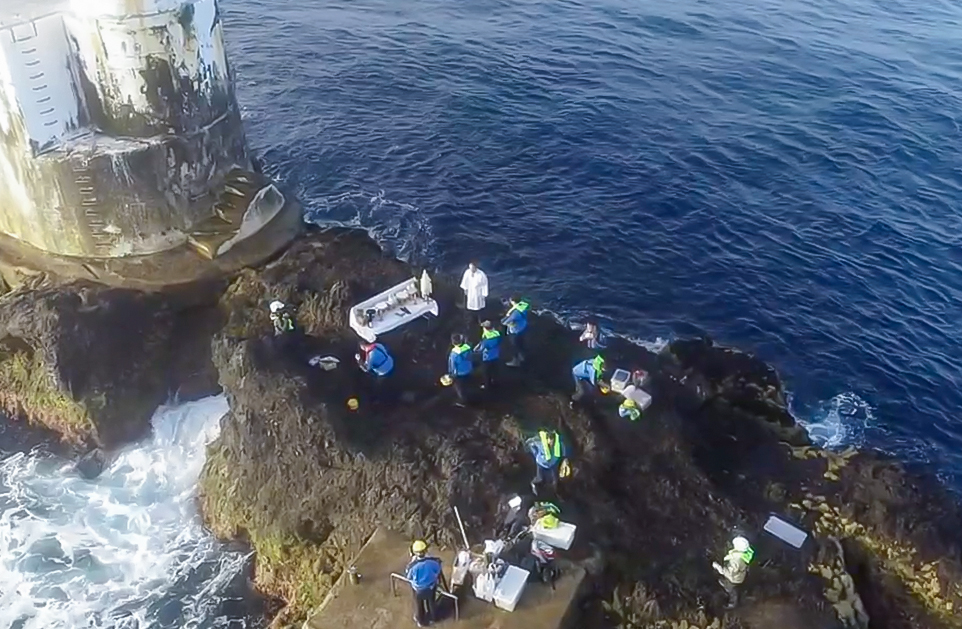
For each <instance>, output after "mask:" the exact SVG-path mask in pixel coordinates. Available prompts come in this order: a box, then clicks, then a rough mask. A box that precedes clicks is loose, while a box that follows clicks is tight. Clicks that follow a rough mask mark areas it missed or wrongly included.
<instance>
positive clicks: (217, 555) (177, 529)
mask: <svg viewBox="0 0 962 629" xmlns="http://www.w3.org/2000/svg"><path fill="white" fill-rule="evenodd" d="M227 410H228V404H227V400H226V398H225V397H224V396H216V397H210V398H206V399H203V400H200V401H196V402H190V403H187V404H181V405H177V406H166V407H161V408H160V409H158V410H157V412H156V413H155V415H154V418H153V428H154V430H153V436H152V437H151V438H150V439H149V440H148V441H146V442H144V443H142V444H139V445H135V446H131V447H129V448H127V449H125V450H124V451H122V452H121V453H120V454H119V455H118V456H117V457H116V458H115V459H114V460H113V461H112V462H111V463H109V465H108V467H107V468H106V469H104V471H103V473H102V474H101V475H100V476H99V477H98V478H97V479H95V480H87V479H84V478H81V477H80V476H79V475H78V474H77V473H76V471H75V470H74V467H73V465H72V464H71V463H69V462H65V461H64V460H62V459H59V458H55V457H52V456H50V455H47V454H44V453H40V452H33V453H28V454H24V453H17V454H12V455H10V456H8V457H7V458H6V459H4V460H3V461H2V462H0V551H2V552H0V627H2V628H4V629H6V628H9V629H58V628H63V629H68V628H69V629H74V628H76V627H101V628H111V629H113V628H116V629H143V628H145V627H152V628H160V627H170V628H172V629H173V628H175V627H176V628H178V629H180V628H184V627H190V628H208V627H210V628H213V627H228V626H230V627H234V628H239V627H244V626H250V625H248V624H246V623H245V622H244V621H242V620H238V616H237V614H236V613H231V614H225V606H230V605H232V604H234V603H232V596H231V592H233V591H235V588H236V587H237V585H238V584H237V581H238V580H240V581H243V580H244V577H243V567H244V565H245V563H246V561H247V559H248V555H247V554H246V553H243V552H238V551H236V550H231V549H228V548H226V547H225V545H224V544H221V543H219V542H218V541H216V540H215V539H213V537H212V536H211V535H210V533H209V532H207V531H206V530H205V529H204V527H203V526H202V524H201V520H200V517H199V515H198V513H197V509H196V504H195V490H196V486H197V481H198V478H199V476H200V472H201V469H202V468H203V465H204V459H205V449H206V445H207V444H208V443H209V442H210V441H211V440H212V439H214V438H215V437H216V436H217V434H218V433H219V430H220V419H221V417H223V416H224V414H225V413H226V412H227ZM238 594H239V593H238ZM234 600H235V601H236V598H235V599H234ZM235 611H236V610H235ZM226 616H230V617H231V618H232V620H231V621H228V620H227V619H226Z"/></svg>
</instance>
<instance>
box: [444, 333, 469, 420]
mask: <svg viewBox="0 0 962 629" xmlns="http://www.w3.org/2000/svg"><path fill="white" fill-rule="evenodd" d="M473 368H474V365H473V364H472V363H471V346H470V345H468V344H467V343H465V342H464V335H462V334H452V335H451V353H450V354H448V375H449V376H450V377H451V379H452V384H454V392H455V393H456V394H457V396H458V402H457V405H458V406H466V405H467V403H468V397H467V389H466V387H467V384H468V379H469V378H470V377H471V370H472V369H473Z"/></svg>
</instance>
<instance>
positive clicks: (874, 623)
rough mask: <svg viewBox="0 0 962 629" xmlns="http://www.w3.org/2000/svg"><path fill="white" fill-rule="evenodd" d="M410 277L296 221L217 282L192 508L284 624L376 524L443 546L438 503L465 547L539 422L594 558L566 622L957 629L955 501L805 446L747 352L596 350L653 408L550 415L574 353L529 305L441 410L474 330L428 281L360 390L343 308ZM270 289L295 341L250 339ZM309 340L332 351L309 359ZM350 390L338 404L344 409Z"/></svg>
mask: <svg viewBox="0 0 962 629" xmlns="http://www.w3.org/2000/svg"><path fill="white" fill-rule="evenodd" d="M415 272H416V270H415V269H411V268H409V267H408V266H406V265H404V264H402V263H400V262H398V261H396V260H393V259H391V258H389V257H386V256H385V255H384V254H383V253H382V252H381V251H380V250H379V249H378V247H377V246H376V245H375V244H374V243H373V241H371V240H370V239H369V238H368V237H367V236H366V235H365V234H363V233H361V232H357V231H349V230H340V229H338V230H329V231H324V232H318V231H316V230H315V231H312V232H311V233H309V234H308V235H307V236H306V237H304V238H303V239H301V240H300V241H298V242H296V243H295V245H294V246H293V247H292V248H291V249H290V250H289V251H288V252H287V253H286V254H285V255H284V256H283V257H281V258H280V259H279V260H277V261H276V262H274V263H272V264H270V265H268V266H266V267H265V268H264V269H262V270H260V271H257V272H249V273H246V274H245V275H243V276H242V277H240V278H238V279H237V280H236V281H235V282H234V284H232V286H231V287H230V288H229V289H228V290H227V291H226V292H225V293H224V295H223V298H222V301H221V309H222V312H223V315H224V317H225V319H226V325H225V326H224V328H223V329H222V331H221V332H220V333H219V334H218V335H217V336H216V338H215V340H214V343H213V351H212V355H213V360H214V363H215V365H216V367H217V370H218V372H219V374H220V383H221V385H222V386H223V388H224V390H225V392H226V393H227V395H228V397H229V399H230V403H231V409H232V410H231V412H230V413H229V414H228V416H227V417H226V418H225V420H224V424H223V430H222V434H221V437H220V438H219V439H218V440H217V441H216V442H215V443H214V444H213V445H212V446H211V449H210V456H209V458H208V464H207V466H206V468H205V472H204V477H203V479H202V503H203V509H204V512H205V517H206V518H207V520H208V522H209V523H210V525H211V527H212V528H213V530H215V531H216V532H217V533H219V534H221V535H223V536H228V537H234V536H242V537H245V538H247V539H248V540H249V541H250V542H251V543H252V544H253V546H254V548H255V550H256V551H257V582H258V585H259V586H260V587H261V588H262V589H263V590H265V591H267V592H268V593H270V594H274V595H278V596H281V597H284V598H286V599H287V601H288V602H289V603H290V607H291V616H292V617H297V616H299V615H303V614H305V613H307V612H308V611H309V610H310V609H311V608H312V607H313V606H315V605H316V604H317V603H318V601H319V600H320V599H321V598H322V597H323V595H324V594H325V592H326V591H327V589H328V588H329V587H330V584H331V583H332V581H333V580H334V579H335V578H336V577H337V575H338V574H339V573H340V572H341V571H342V570H343V569H344V567H345V562H347V561H349V560H350V557H351V556H352V554H353V552H354V551H356V550H357V548H358V546H359V545H360V544H361V543H362V541H363V540H364V539H365V537H366V536H367V535H368V534H370V532H371V531H372V530H373V528H374V527H375V526H376V525H383V526H387V527H390V528H393V529H396V530H398V531H401V532H403V533H406V534H408V535H411V536H412V537H413V536H418V537H425V538H427V539H428V540H429V541H432V542H434V543H439V544H448V545H453V544H456V543H457V541H458V537H459V535H458V533H457V528H456V526H455V523H454V518H453V514H452V506H455V505H456V506H458V507H459V509H460V510H461V513H462V515H464V517H465V519H466V525H467V528H468V530H469V534H470V535H472V536H473V538H474V539H475V540H478V539H479V538H481V537H482V536H488V535H490V534H491V532H492V529H493V528H494V526H495V518H496V514H497V512H498V507H499V504H500V503H501V502H502V501H503V498H504V497H505V496H506V495H508V494H510V493H512V492H525V491H526V490H527V485H528V482H529V480H530V478H531V475H532V471H533V468H532V463H531V461H530V458H529V457H528V455H527V454H526V453H525V452H524V450H523V447H522V441H523V438H524V437H525V436H527V435H531V434H533V433H534V432H535V431H536V430H537V429H538V428H541V427H549V428H554V429H558V430H560V431H561V432H562V433H563V434H564V435H565V437H566V438H567V439H568V441H569V442H570V443H571V444H572V446H573V449H574V458H573V461H574V467H575V471H574V474H573V476H572V477H571V478H570V479H568V480H567V481H566V482H565V483H564V484H563V487H562V493H561V496H560V498H561V501H562V503H563V509H564V511H565V517H566V518H570V519H573V520H574V521H575V522H576V523H577V524H578V525H579V527H580V528H579V530H580V534H579V543H578V544H577V545H576V547H575V548H574V549H573V550H572V554H573V555H574V556H575V557H577V556H589V555H592V556H594V555H597V554H600V555H601V556H602V557H604V559H605V562H604V563H605V568H604V570H602V571H601V572H599V573H598V574H596V575H594V577H595V578H594V579H593V583H594V585H595V590H594V592H592V593H591V594H590V595H589V596H588V597H587V599H586V600H585V602H584V605H583V608H582V609H581V618H580V619H579V620H578V623H579V624H578V626H582V627H602V626H620V627H625V628H630V627H676V626H685V627H709V626H711V627H721V626H725V627H736V626H741V627H757V628H762V627H765V628H766V629H767V628H769V627H782V628H783V629H793V628H795V627H798V628H802V627H805V628H822V627H824V628H826V629H827V628H830V627H845V626H847V627H869V626H870V627H872V628H873V629H883V628H884V629H903V628H904V629H910V628H918V627H960V626H962V624H960V620H959V617H958V615H957V614H958V609H959V608H958V606H959V605H960V604H962V592H960V591H959V589H958V586H957V584H958V583H959V582H960V577H962V568H960V563H959V560H960V551H959V547H958V542H957V540H958V537H957V535H958V531H959V530H962V529H960V525H962V518H960V515H959V514H960V512H959V509H958V508H957V507H956V506H955V504H956V503H955V502H954V501H953V500H951V499H950V497H949V496H947V495H946V494H945V492H944V491H943V490H941V489H940V488H939V487H938V486H936V485H935V484H933V483H931V482H928V481H927V480H925V479H922V478H918V477H915V476H913V475H911V474H909V473H907V472H906V471H905V470H904V469H902V468H901V467H900V466H898V465H895V464H894V463H892V462H889V461H885V460H882V459H880V458H879V457H878V456H876V455H873V454H864V453H856V452H854V451H849V452H845V453H831V452H826V451H823V450H820V449H818V448H813V447H812V446H811V444H810V443H809V442H808V439H807V437H806V436H805V434H804V432H803V431H802V430H800V429H799V428H798V427H797V426H796V425H795V422H794V421H793V419H792V418H791V416H790V415H789V413H788V412H787V410H786V406H785V402H784V398H783V393H782V390H781V385H780V383H779V380H778V377H777V375H776V374H775V372H774V370H772V369H771V368H770V367H769V366H767V365H765V364H764V363H762V362H761V361H759V360H757V359H755V358H753V357H751V356H748V355H746V354H743V353H739V352H736V351H732V350H729V349H725V348H720V347H717V346H715V345H713V344H712V343H711V342H709V341H705V340H692V341H678V342H675V343H673V344H672V345H671V346H670V347H669V348H668V350H667V351H665V352H662V353H660V354H652V353H650V352H648V351H646V350H644V349H642V348H640V347H637V346H634V345H631V344H629V343H627V342H621V341H618V340H615V341H614V342H613V344H612V346H611V347H610V348H609V350H608V351H607V360H608V363H609V365H611V366H622V367H626V368H643V369H646V370H648V371H649V372H650V374H651V381H650V384H649V385H648V387H646V388H648V390H649V391H650V392H652V393H653V395H654V399H655V404H654V405H653V407H652V408H651V409H649V410H648V411H647V412H646V413H645V416H644V417H643V418H642V419H641V420H639V421H638V422H629V421H626V420H623V419H620V418H619V417H618V415H617V413H616V410H615V409H616V407H617V400H615V399H613V396H612V397H611V398H601V399H599V400H597V403H596V404H595V405H594V406H593V407H592V408H590V409H588V410H581V409H571V408H569V406H568V395H569V394H570V387H571V379H570V369H571V366H572V364H573V362H575V361H576V360H577V359H579V358H580V357H583V356H586V355H587V354H586V352H585V351H584V349H583V348H582V347H581V346H579V345H578V344H577V342H576V336H575V334H574V333H572V332H571V331H570V330H568V329H567V328H565V327H563V326H561V325H560V324H558V323H557V322H555V321H554V320H552V319H550V318H548V317H542V316H536V317H534V320H533V322H532V329H531V333H530V338H529V354H530V357H531V364H530V365H529V366H528V367H526V368H525V369H523V370H519V371H509V370H505V373H504V374H503V379H502V381H501V382H500V384H499V385H498V386H497V388H496V390H495V391H492V392H489V393H488V394H486V395H480V393H481V392H478V393H479V395H478V397H477V399H476V402H475V405H474V406H473V407H471V408H468V409H462V408H457V407H455V406H454V405H453V398H452V396H451V391H449V390H447V389H444V388H442V387H440V386H439V385H438V384H437V380H438V377H439V376H440V375H441V374H442V373H443V372H444V368H445V358H446V355H447V350H448V339H449V336H450V334H451V332H453V331H464V332H469V333H470V334H472V336H476V332H477V331H476V330H475V329H471V328H465V321H466V320H465V317H464V316H463V312H462V311H460V310H459V309H458V307H457V306H456V303H455V302H456V300H457V298H458V291H457V289H456V288H455V286H454V285H453V284H451V283H448V282H446V281H444V280H440V281H438V282H437V284H436V297H437V299H438V301H439V304H440V308H441V316H440V317H439V318H437V319H422V320H419V321H417V322H414V323H412V324H410V325H408V326H406V327H404V328H401V329H399V330H396V331H394V332H391V333H389V334H387V335H385V336H384V338H383V339H382V340H383V342H384V343H386V344H387V345H388V346H389V347H390V349H391V350H392V352H393V353H394V355H395V358H396V359H397V365H398V367H397V373H396V374H395V375H394V376H392V380H393V386H394V391H393V393H394V397H393V399H392V400H391V401H389V402H383V401H382V402H376V401H375V400H372V398H371V392H370V390H369V388H368V387H369V384H370V383H369V382H368V381H367V380H366V378H365V377H364V375H363V374H361V373H360V372H359V371H358V370H357V369H356V368H354V365H353V355H354V352H355V351H356V338H355V337H354V335H353V333H352V332H351V331H350V329H349V328H348V327H347V321H346V316H347V309H348V307H349V306H350V305H352V304H354V303H357V302H359V301H361V300H362V299H364V298H367V297H368V296H370V295H372V294H375V293H377V292H379V291H380V290H383V289H384V288H385V287H387V286H390V285H392V284H393V283H396V282H398V281H400V280H403V279H405V278H408V277H411V276H412V275H413V274H414V273H415ZM273 298H278V299H282V300H284V301H286V302H288V303H290V304H293V305H294V306H295V307H297V309H298V321H299V322H300V324H301V326H302V327H303V328H304V330H305V331H306V332H307V335H306V336H305V337H304V338H303V339H301V340H300V341H299V342H298V343H297V344H296V346H294V347H287V348H280V347H277V346H275V344H274V343H273V342H272V341H271V340H270V338H269V334H270V323H269V320H268V316H267V312H266V308H265V306H266V304H267V303H268V302H269V301H270V299H273ZM472 340H476V339H472ZM315 354H333V355H335V356H338V357H339V358H340V360H341V366H340V367H339V368H338V369H336V370H334V371H330V372H324V371H321V370H317V369H313V368H310V367H309V366H308V365H307V364H306V359H307V357H309V356H312V355H315ZM354 396H357V397H358V398H359V399H360V408H359V409H358V410H357V411H356V412H352V411H350V410H349V409H348V407H347V406H346V404H345V402H346V400H347V399H348V398H350V397H354ZM771 513H776V514H780V515H782V516H783V517H785V518H787V519H790V520H794V521H795V522H797V523H799V524H800V525H801V526H803V527H805V528H807V529H808V530H810V531H812V532H813V540H812V541H811V542H810V543H809V544H807V545H806V546H805V547H804V548H803V549H802V550H801V551H797V550H795V549H794V548H791V547H789V546H787V545H785V544H783V543H781V542H780V541H778V540H776V539H775V538H772V537H770V536H768V535H767V534H764V533H763V532H762V531H761V528H762V525H763V524H764V522H765V520H766V519H767V517H768V516H769V515H770V514H771ZM736 528H738V529H741V530H744V531H747V532H749V533H750V535H751V537H752V538H753V539H754V540H755V541H756V547H757V550H758V556H757V557H758V558H757V559H756V562H755V565H754V566H753V568H752V571H751V573H750V575H749V579H748V581H747V582H746V584H745V586H744V602H743V604H742V605H741V606H740V607H739V608H738V609H737V610H735V611H725V610H724V609H723V608H722V603H723V598H724V596H723V593H722V591H721V589H720V588H719V587H718V585H717V582H716V576H715V574H714V573H713V572H712V570H711V568H710V563H711V561H712V560H713V559H717V558H718V557H720V556H721V555H722V554H723V553H724V550H725V545H726V542H727V540H728V539H729V538H730V536H731V534H732V531H733V530H734V529H736ZM869 618H870V619H871V620H869ZM682 623H684V624H682Z"/></svg>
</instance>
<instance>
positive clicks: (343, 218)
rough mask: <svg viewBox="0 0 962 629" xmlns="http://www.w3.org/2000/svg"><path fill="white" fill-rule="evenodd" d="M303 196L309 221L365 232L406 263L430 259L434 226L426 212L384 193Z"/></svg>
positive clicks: (360, 192)
mask: <svg viewBox="0 0 962 629" xmlns="http://www.w3.org/2000/svg"><path fill="white" fill-rule="evenodd" d="M299 192H300V193H301V196H300V198H301V199H305V200H306V201H305V204H306V206H307V207H308V211H307V220H308V221H310V222H312V223H316V224H319V225H325V226H327V225H337V226H341V227H357V228H360V229H363V230H365V231H367V232H368V234H370V236H371V238H373V239H374V240H375V242H377V243H378V244H379V245H380V246H381V247H382V248H383V249H385V250H387V251H389V252H391V253H393V254H394V255H395V256H397V257H398V259H400V260H404V261H405V262H411V261H415V260H420V259H424V258H427V257H428V253H429V250H430V247H431V246H432V245H433V244H434V234H433V232H432V231H431V223H430V222H429V221H428V220H427V218H426V217H425V215H424V212H422V211H421V209H420V208H418V207H417V206H415V205H412V204H410V203H405V202H403V201H395V200H393V199H390V198H388V197H387V196H385V194H384V191H383V190H379V191H377V192H367V191H363V190H355V191H351V192H344V193H341V194H336V195H331V196H326V197H317V196H316V195H314V196H312V195H310V191H309V190H307V189H304V190H300V191H299Z"/></svg>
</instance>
